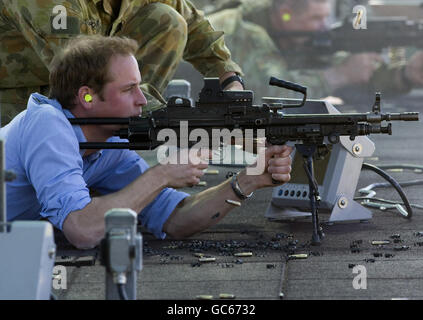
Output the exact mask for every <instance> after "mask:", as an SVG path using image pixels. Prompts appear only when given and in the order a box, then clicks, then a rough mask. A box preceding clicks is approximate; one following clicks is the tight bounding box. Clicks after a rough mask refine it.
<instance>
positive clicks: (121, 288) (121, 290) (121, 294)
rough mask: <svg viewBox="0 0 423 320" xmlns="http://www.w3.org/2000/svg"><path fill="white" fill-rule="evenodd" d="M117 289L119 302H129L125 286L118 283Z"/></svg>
mask: <svg viewBox="0 0 423 320" xmlns="http://www.w3.org/2000/svg"><path fill="white" fill-rule="evenodd" d="M117 287H118V292H119V298H120V300H129V299H128V295H127V294H126V290H125V285H124V284H122V283H118V284H117Z"/></svg>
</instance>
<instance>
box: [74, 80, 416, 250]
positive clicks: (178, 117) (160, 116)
mask: <svg viewBox="0 0 423 320" xmlns="http://www.w3.org/2000/svg"><path fill="white" fill-rule="evenodd" d="M270 84H271V85H276V86H279V87H282V88H287V89H290V90H294V91H297V92H300V93H302V94H303V95H304V98H303V101H302V102H301V103H299V104H294V105H293V104H290V105H284V106H278V105H272V106H269V105H266V104H264V105H261V106H256V105H253V104H252V103H253V92H252V91H222V89H221V87H220V84H219V80H218V79H217V78H209V79H205V85H204V88H203V89H202V91H201V93H200V97H199V101H198V102H197V103H196V106H195V107H192V106H191V104H190V101H189V100H188V99H184V98H178V97H173V98H171V99H170V100H169V102H168V104H167V108H163V109H160V110H156V111H153V112H151V113H150V115H149V116H148V117H132V118H72V119H69V121H70V122H71V123H72V124H78V125H87V124H118V125H122V126H124V127H125V128H124V129H120V130H118V131H117V132H116V134H115V135H116V136H119V137H120V138H123V139H127V140H128V142H125V143H113V142H98V143H97V142H87V143H80V148H81V149H108V148H110V149H112V148H115V149H136V150H150V149H154V148H156V147H158V146H160V145H162V144H164V143H169V142H168V141H165V139H162V140H159V139H158V136H159V132H160V131H161V130H162V129H173V130H174V132H175V133H176V136H177V137H178V139H177V141H175V142H174V143H175V144H178V145H179V144H180V143H181V140H183V141H182V143H185V142H186V145H185V146H190V145H191V146H192V145H193V144H197V143H198V140H195V141H187V140H188V137H189V136H190V133H191V132H192V131H193V130H195V129H203V130H205V131H206V132H207V133H208V137H209V139H210V141H207V142H209V144H208V146H212V145H213V144H212V143H213V142H214V141H213V129H215V130H216V129H229V130H234V129H240V130H241V131H242V132H243V133H245V132H246V130H248V129H250V132H251V133H252V135H251V136H250V137H254V138H255V137H257V132H258V131H257V130H258V129H263V130H264V132H265V137H266V141H267V142H268V143H270V144H274V145H282V144H285V142H287V141H294V142H296V145H295V146H296V149H297V151H298V152H300V153H301V154H302V155H303V157H304V160H305V164H304V169H305V172H306V174H307V177H308V178H309V185H310V205H311V211H312V220H313V238H312V240H313V243H315V244H317V243H320V237H321V236H322V234H321V232H320V229H319V227H318V225H319V223H318V215H317V204H318V201H319V194H318V188H317V183H316V181H315V179H314V172H313V157H323V156H325V154H327V151H328V145H330V144H334V143H337V142H339V137H340V136H348V137H350V139H351V140H354V139H355V137H357V136H364V135H369V134H374V133H383V134H392V126H391V123H389V122H390V121H398V120H403V121H418V118H419V114H418V113H417V112H405V113H386V114H384V113H381V110H380V95H379V94H377V96H376V102H375V104H374V106H373V110H372V112H368V113H345V114H343V113H340V114H283V113H281V112H280V109H281V108H287V107H288V108H289V107H291V108H293V107H300V106H303V105H304V104H305V102H306V93H307V89H306V88H305V87H302V86H299V85H296V84H293V83H289V82H285V81H282V80H278V79H276V78H271V80H270ZM182 122H185V123H186V125H187V128H186V131H184V130H182V129H181V123H182ZM384 122H386V123H385V124H383V123H384ZM210 142H211V143H210Z"/></svg>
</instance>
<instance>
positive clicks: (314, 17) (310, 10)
mask: <svg viewBox="0 0 423 320" xmlns="http://www.w3.org/2000/svg"><path fill="white" fill-rule="evenodd" d="M330 13H331V6H330V3H329V1H324V2H320V1H312V0H311V1H309V3H308V5H307V6H306V8H305V9H304V10H302V11H301V10H300V11H298V12H297V11H293V10H292V8H291V7H290V6H289V5H288V4H285V5H281V6H280V7H279V12H275V14H276V15H277V17H276V18H274V19H273V21H275V22H274V23H273V26H274V28H275V29H276V31H306V32H313V31H324V30H326V29H327V28H328V19H329V16H330ZM287 16H288V17H289V18H288V19H287V20H286V21H285V20H284V19H283V17H287ZM277 21H278V22H277ZM306 41H307V38H304V37H290V38H287V37H286V36H283V37H281V38H280V39H279V46H280V47H281V48H285V47H287V46H292V45H302V44H304V43H305V42H306Z"/></svg>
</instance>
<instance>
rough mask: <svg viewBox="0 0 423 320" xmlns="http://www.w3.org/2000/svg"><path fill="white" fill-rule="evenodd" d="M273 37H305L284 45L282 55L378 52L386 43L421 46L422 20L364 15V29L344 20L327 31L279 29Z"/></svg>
mask: <svg viewBox="0 0 423 320" xmlns="http://www.w3.org/2000/svg"><path fill="white" fill-rule="evenodd" d="M272 36H273V37H276V38H278V37H282V38H290V37H296V38H306V39H307V40H306V42H305V43H304V44H303V45H301V46H298V47H297V48H295V49H292V50H290V49H286V50H285V49H284V50H283V52H282V53H283V54H284V55H285V54H286V55H298V54H299V55H317V56H319V55H330V54H333V53H335V52H338V51H348V52H352V53H359V52H380V51H382V49H384V48H390V47H415V48H423V22H422V21H413V20H409V19H407V18H405V17H381V18H371V19H367V28H366V29H354V27H353V22H351V21H349V20H345V21H343V22H338V23H335V24H334V25H332V27H331V28H330V29H329V30H327V31H318V32H303V31H281V32H274V33H272Z"/></svg>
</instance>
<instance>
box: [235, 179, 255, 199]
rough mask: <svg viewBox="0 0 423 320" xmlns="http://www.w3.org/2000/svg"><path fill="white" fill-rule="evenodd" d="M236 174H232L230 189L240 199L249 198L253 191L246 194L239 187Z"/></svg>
mask: <svg viewBox="0 0 423 320" xmlns="http://www.w3.org/2000/svg"><path fill="white" fill-rule="evenodd" d="M237 177H238V174H235V175H233V176H232V180H231V187H232V190H233V191H234V192H235V194H236V196H237V197H238V198H240V199H241V200H246V199H249V198H251V197H252V196H253V193H254V192H251V193H250V194H248V195H246V194H245V193H244V192H243V191H242V190H241V188H240V186H239V184H238V179H237Z"/></svg>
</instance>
